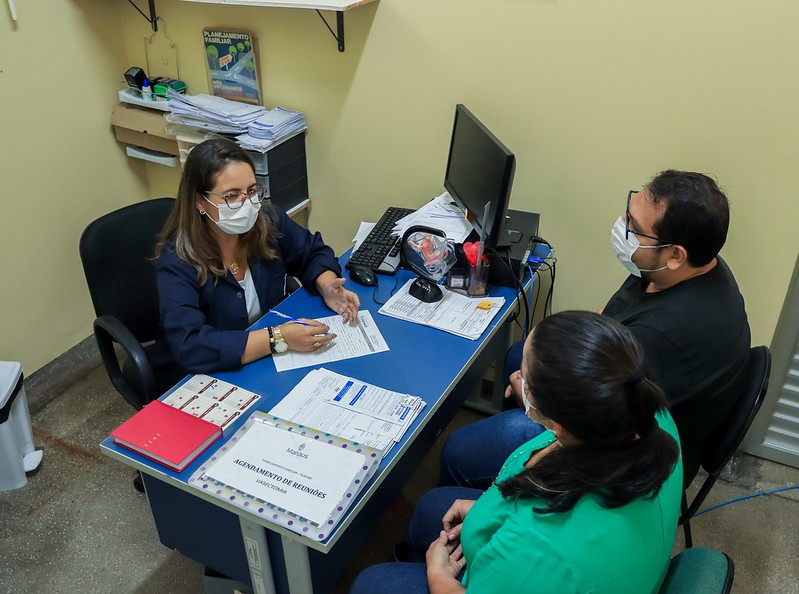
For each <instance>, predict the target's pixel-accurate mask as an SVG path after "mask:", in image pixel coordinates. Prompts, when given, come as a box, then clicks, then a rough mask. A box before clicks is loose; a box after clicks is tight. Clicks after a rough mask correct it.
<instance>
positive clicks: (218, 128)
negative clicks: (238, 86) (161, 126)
mask: <svg viewBox="0 0 799 594" xmlns="http://www.w3.org/2000/svg"><path fill="white" fill-rule="evenodd" d="M167 94H168V97H169V111H170V113H168V114H166V116H164V117H165V118H166V120H167V121H168V122H171V123H173V124H184V125H187V126H193V127H195V128H201V129H203V130H210V131H212V132H218V133H221V134H241V133H243V132H246V131H247V129H248V127H249V125H250V124H251V123H252V122H254V121H255V120H257V119H258V118H259V117H261V116H263V115H264V114H265V113H266V109H265V108H263V107H261V106H260V105H249V104H247V103H241V102H239V101H230V100H228V99H224V98H222V97H214V96H212V95H204V94H200V95H181V94H179V93H175V92H174V91H173V90H172V89H169V91H168V92H167Z"/></svg>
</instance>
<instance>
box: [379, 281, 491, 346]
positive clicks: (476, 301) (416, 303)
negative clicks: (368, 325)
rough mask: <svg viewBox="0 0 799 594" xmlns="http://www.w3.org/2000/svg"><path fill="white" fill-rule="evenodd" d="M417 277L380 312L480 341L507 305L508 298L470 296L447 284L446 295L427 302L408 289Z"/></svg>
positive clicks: (444, 293)
mask: <svg viewBox="0 0 799 594" xmlns="http://www.w3.org/2000/svg"><path fill="white" fill-rule="evenodd" d="M413 280H414V279H411V280H409V281H408V282H407V283H405V285H403V287H402V288H401V289H400V290H399V291H397V293H396V294H395V295H394V296H393V297H391V299H389V300H388V302H386V304H385V305H384V306H383V307H381V308H380V309H379V310H378V312H379V313H381V314H383V315H386V316H391V317H392V318H399V319H400V320H406V321H408V322H414V323H415V324H421V325H423V326H430V327H432V328H438V329H439V330H443V331H444V332H449V333H450V334H455V335H457V336H461V337H463V338H469V339H471V340H477V339H478V338H480V336H481V335H482V334H483V332H484V331H485V329H486V328H488V324H489V323H491V320H493V319H494V316H496V315H497V313H498V312H499V310H500V308H502V306H503V305H504V304H505V298H504V297H467V296H465V295H461V294H459V293H455V292H453V291H450V290H449V289H446V288H445V287H440V289H441V292H442V293H443V297H442V298H441V299H440V300H439V301H434V302H433V303H425V302H423V301H420V300H419V299H417V298H416V297H413V296H411V295H410V293H409V292H408V289H409V288H410V286H411V284H412V283H413Z"/></svg>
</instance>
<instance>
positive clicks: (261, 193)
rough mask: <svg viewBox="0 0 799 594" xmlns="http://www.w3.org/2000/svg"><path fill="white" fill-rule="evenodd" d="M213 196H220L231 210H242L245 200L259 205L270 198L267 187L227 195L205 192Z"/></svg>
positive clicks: (256, 187) (254, 187)
mask: <svg viewBox="0 0 799 594" xmlns="http://www.w3.org/2000/svg"><path fill="white" fill-rule="evenodd" d="M204 193H205V194H211V195H213V196H219V197H220V198H222V200H224V201H225V204H227V205H228V207H230V208H234V209H235V208H241V207H242V206H243V205H244V201H245V200H249V201H250V202H252V203H253V204H258V203H260V202H263V201H264V200H266V199H267V198H269V188H267V187H266V186H253V187H252V188H250V189H249V190H247V191H246V192H241V191H238V192H228V193H227V194H220V193H219V192H204Z"/></svg>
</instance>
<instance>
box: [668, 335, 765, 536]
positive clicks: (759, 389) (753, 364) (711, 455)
mask: <svg viewBox="0 0 799 594" xmlns="http://www.w3.org/2000/svg"><path fill="white" fill-rule="evenodd" d="M770 373H771V353H770V352H769V350H768V347H765V346H758V347H753V348H752V349H751V351H750V353H749V367H748V369H747V371H746V381H745V383H744V388H743V392H741V396H740V397H739V398H738V402H737V403H736V404H735V408H733V410H732V413H730V416H729V418H728V419H727V421H726V422H725V423H723V424H722V425H721V427H719V428H718V429H717V430H716V432H715V433H714V434H713V435H712V436H711V438H710V439H709V440H708V442H707V445H706V446H705V449H704V450H703V451H702V453H701V457H700V463H701V465H702V468H704V469H705V470H706V471H707V474H708V476H707V478H706V479H705V481H704V483H702V486H701V487H700V489H699V492H698V493H697V494H696V496H695V497H694V499H693V501H691V505H690V506H689V505H688V503H687V500H686V496H685V492H684V491H683V495H682V515H681V516H680V522H679V525H680V526H682V527H683V530H684V531H685V546H686V548H691V547H692V546H693V540H692V539H691V518H693V517H694V515H695V514H696V512H697V511H698V510H699V506H700V505H702V503H703V502H704V501H705V497H707V494H708V493H709V492H710V489H712V488H713V485H714V484H715V483H716V479H718V477H719V475H720V474H721V471H722V470H724V467H725V466H726V465H727V462H729V461H730V458H732V455H733V454H734V453H735V451H736V450H737V449H738V446H739V445H741V442H742V441H743V438H744V436H745V435H746V432H747V431H748V430H749V427H750V426H751V425H752V421H753V420H754V418H755V415H757V411H758V410H760V405H761V404H763V399H764V398H765V396H766V390H767V389H768V378H769V374H770Z"/></svg>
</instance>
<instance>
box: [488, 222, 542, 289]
mask: <svg viewBox="0 0 799 594" xmlns="http://www.w3.org/2000/svg"><path fill="white" fill-rule="evenodd" d="M540 218H541V215H539V214H538V213H535V212H524V211H521V210H510V209H508V212H507V213H506V215H505V237H506V239H507V242H508V245H505V246H502V247H498V248H497V250H496V251H497V253H498V254H499V255H500V256H501V258H502V261H501V262H498V261H497V257H496V255H495V254H491V271H490V272H489V275H488V282H489V283H490V284H493V285H501V286H503V287H516V281H515V280H514V278H516V279H518V278H519V269H520V267H521V265H522V258H523V257H524V253H525V252H526V251H527V248H528V246H529V244H530V238H531V237H532V236H534V235H538V222H539V220H540ZM503 243H504V242H503ZM508 255H510V261H511V269H510V270H508V265H507V261H508Z"/></svg>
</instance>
